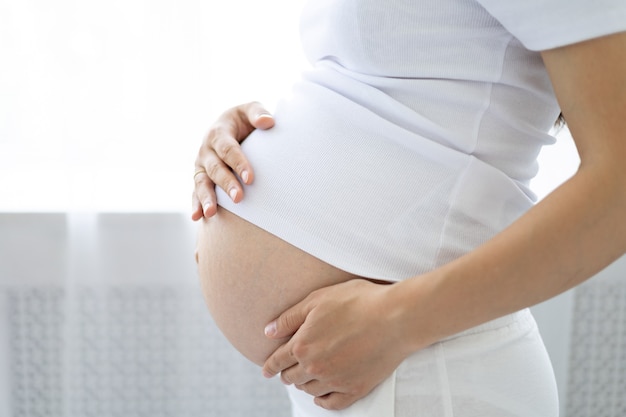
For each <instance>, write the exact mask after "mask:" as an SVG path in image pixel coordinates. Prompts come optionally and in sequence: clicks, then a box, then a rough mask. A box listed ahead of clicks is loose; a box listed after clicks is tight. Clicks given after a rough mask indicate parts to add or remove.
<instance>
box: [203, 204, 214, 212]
mask: <svg viewBox="0 0 626 417" xmlns="http://www.w3.org/2000/svg"><path fill="white" fill-rule="evenodd" d="M212 205H213V204H211V203H205V204H204V206H202V210H204V212H205V213H206V212H207V211H209V209H210V208H211V206H212Z"/></svg>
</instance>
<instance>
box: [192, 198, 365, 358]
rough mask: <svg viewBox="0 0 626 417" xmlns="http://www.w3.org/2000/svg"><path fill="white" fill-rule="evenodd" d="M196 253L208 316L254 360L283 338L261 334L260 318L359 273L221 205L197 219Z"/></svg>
mask: <svg viewBox="0 0 626 417" xmlns="http://www.w3.org/2000/svg"><path fill="white" fill-rule="evenodd" d="M197 259H198V271H199V275H200V281H201V284H202V291H203V294H204V298H205V300H206V303H207V306H208V308H209V311H210V313H211V315H212V316H213V319H214V320H215V322H216V324H217V325H218V327H219V328H220V330H221V331H222V333H224V335H225V336H226V337H227V338H228V340H229V341H230V342H231V343H232V345H233V346H234V347H235V348H237V350H239V351H240V352H241V353H242V354H243V355H244V356H246V357H247V358H248V359H250V360H251V361H253V362H254V363H256V364H259V365H261V364H263V362H264V361H265V359H266V358H267V357H268V356H269V354H271V353H272V352H273V351H274V350H275V349H276V348H277V347H278V346H280V345H281V344H282V343H284V342H285V340H282V341H281V340H279V341H273V340H270V339H268V338H266V337H265V334H264V332H263V331H264V328H265V325H266V324H268V323H269V322H270V321H272V320H273V319H275V318H276V317H277V316H278V315H280V313H282V312H283V311H285V310H286V309H287V308H289V307H291V306H293V305H294V304H296V303H297V302H299V301H300V300H302V299H303V298H305V297H306V296H307V295H308V294H310V293H311V292H313V291H314V290H316V289H319V288H322V287H326V286H329V285H333V284H337V283H340V282H344V281H348V280H350V279H355V278H359V277H357V276H354V275H351V274H349V273H347V272H344V271H341V270H339V269H337V268H335V267H333V266H331V265H328V264H326V263H324V262H322V261H321V260H319V259H317V258H314V257H312V256H311V255H309V254H307V253H305V252H303V251H301V250H300V249H297V248H296V247H294V246H292V245H290V244H288V243H286V242H285V241H283V240H281V239H279V238H277V237H276V236H274V235H272V234H270V233H268V232H266V231H264V230H263V229H260V228H258V227H256V226H254V225H253V224H251V223H248V222H247V221H245V220H243V219H241V218H239V217H237V216H235V215H234V214H232V213H230V212H228V211H226V210H224V209H222V208H219V209H218V212H217V214H216V215H215V216H214V217H212V218H210V219H205V220H203V221H202V224H201V226H200V231H199V235H198V246H197Z"/></svg>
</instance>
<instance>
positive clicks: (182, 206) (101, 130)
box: [0, 0, 304, 211]
mask: <svg viewBox="0 0 626 417" xmlns="http://www.w3.org/2000/svg"><path fill="white" fill-rule="evenodd" d="M301 5H302V1H301V0H289V1H287V0H278V1H273V2H271V3H270V4H269V5H268V4H266V3H264V2H257V1H250V0H229V1H228V2H215V1H198V0H182V1H173V0H157V1H152V0H151V1H148V0H131V1H125V0H124V1H122V0H113V1H107V2H97V1H74V0H59V1H54V2H49V1H44V0H0V62H2V64H1V65H0V211H67V210H71V211H73V210H80V211H82V210H88V211H90V210H96V211H188V210H189V207H190V195H191V194H190V193H191V189H192V174H193V171H194V169H193V162H194V158H195V154H196V150H197V148H198V147H199V145H200V141H201V139H202V136H203V135H204V133H205V132H206V130H207V128H208V127H209V126H210V124H211V123H212V121H213V120H214V119H215V118H216V117H217V116H218V115H219V114H220V113H221V112H222V111H223V110H225V109H226V108H227V107H230V106H232V105H235V104H238V103H241V102H245V101H249V100H259V101H263V102H264V103H266V104H267V105H268V106H270V107H272V106H273V103H274V102H275V101H276V100H277V98H278V97H280V96H281V95H283V94H284V92H285V91H288V88H289V85H290V84H291V82H292V80H294V79H296V78H297V76H298V73H299V72H300V68H301V67H302V63H303V62H304V60H303V58H302V57H301V55H300V52H299V44H298V42H299V39H298V28H297V24H298V14H299V10H300V8H301Z"/></svg>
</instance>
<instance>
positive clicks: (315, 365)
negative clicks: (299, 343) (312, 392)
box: [303, 362, 325, 377]
mask: <svg viewBox="0 0 626 417" xmlns="http://www.w3.org/2000/svg"><path fill="white" fill-rule="evenodd" d="M303 368H304V372H305V373H306V374H307V375H309V376H315V377H322V376H323V375H324V370H325V368H324V365H323V364H321V363H320V362H311V363H308V364H306V365H304V366H303Z"/></svg>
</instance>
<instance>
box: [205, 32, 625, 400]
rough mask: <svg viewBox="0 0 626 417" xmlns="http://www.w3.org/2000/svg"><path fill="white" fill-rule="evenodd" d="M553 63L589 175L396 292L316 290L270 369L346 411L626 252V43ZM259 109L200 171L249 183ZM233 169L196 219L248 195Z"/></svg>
mask: <svg viewBox="0 0 626 417" xmlns="http://www.w3.org/2000/svg"><path fill="white" fill-rule="evenodd" d="M542 57H543V60H544V62H545V65H546V68H547V70H548V72H549V74H550V76H551V79H552V83H553V86H554V90H555V92H556V95H557V98H558V100H559V103H560V105H561V109H562V111H563V114H564V116H565V119H566V120H567V123H568V126H569V129H570V131H571V133H572V136H573V138H574V140H575V143H576V146H577V148H578V151H579V155H580V159H581V165H580V167H579V169H578V171H577V173H576V174H575V175H574V176H573V177H572V178H571V179H570V180H568V181H567V182H565V183H564V184H562V185H561V186H560V187H558V188H557V189H556V190H555V191H553V192H552V193H551V194H550V195H549V196H548V197H546V198H545V199H543V200H542V201H541V202H540V203H538V204H537V205H536V206H535V207H533V208H532V209H531V210H529V211H528V212H527V213H526V214H525V215H523V216H522V217H520V218H519V219H518V220H517V221H516V222H515V223H513V224H512V225H511V226H510V227H508V228H506V229H505V230H503V231H502V232H501V233H500V234H498V235H497V236H496V237H494V238H493V239H492V240H490V241H489V242H487V243H486V244H484V245H483V246H481V247H479V248H478V249H476V250H474V251H472V252H471V253H468V254H466V255H465V256H462V257H460V258H459V259H457V260H455V261H453V262H451V263H449V264H447V265H445V266H443V267H441V268H439V269H437V270H434V271H431V272H429V273H427V274H424V275H420V276H416V277H413V278H411V279H408V280H406V281H402V282H400V283H397V284H395V285H389V286H383V285H375V284H373V283H370V282H367V281H363V280H348V281H345V282H342V283H339V284H336V285H332V286H329V287H325V288H321V289H318V290H316V291H313V292H312V293H311V294H309V295H307V296H306V297H305V298H304V299H303V300H302V301H300V302H298V303H296V304H295V305H293V306H292V307H290V308H288V309H287V310H285V311H284V312H282V313H281V314H278V315H277V318H276V319H275V320H274V321H272V322H270V324H269V325H268V326H267V329H266V337H267V338H268V339H273V340H281V341H284V340H286V342H285V343H283V344H280V343H279V345H280V346H279V347H278V348H277V349H276V350H275V351H274V353H273V354H271V355H270V356H269V358H268V359H267V360H266V361H265V363H264V366H263V372H264V374H265V375H266V376H268V377H271V376H274V375H277V374H278V373H281V372H282V373H281V378H282V380H283V382H285V383H293V384H296V386H297V387H298V388H300V389H303V390H304V391H305V392H307V393H309V394H311V395H313V396H315V397H316V398H315V402H316V403H317V404H318V405H320V406H321V407H324V408H327V409H343V408H345V407H347V406H349V405H351V404H352V403H354V401H356V400H358V399H359V398H362V397H363V396H365V395H367V393H369V392H370V391H371V389H373V387H375V386H376V385H377V384H378V383H379V382H380V381H382V380H383V379H384V378H386V377H387V376H388V375H390V374H391V373H392V372H393V370H394V369H395V368H396V367H397V365H398V364H399V363H400V362H401V361H402V360H404V359H405V358H406V357H407V356H408V355H410V354H411V353H413V352H415V351H417V350H419V349H422V348H423V347H425V346H428V345H430V344H432V343H433V342H435V341H437V340H440V339H441V338H444V337H447V336H450V335H452V334H455V333H457V332H459V331H462V330H465V329H467V328H470V327H473V326H475V325H478V324H480V323H484V322H486V321H489V320H492V319H495V318H497V317H500V316H502V315H505V314H508V313H512V312H515V311H517V310H520V309H522V308H525V307H529V306H532V305H534V304H537V303H539V302H542V301H545V300H547V299H549V298H551V297H554V296H556V295H558V294H560V293H562V292H564V291H566V290H568V289H571V288H573V287H575V286H577V285H579V284H580V283H582V282H584V281H585V280H587V279H589V278H590V277H592V276H593V275H595V274H596V273H597V272H599V271H600V270H602V269H603V268H604V267H606V266H607V265H609V264H610V263H611V262H613V261H614V260H616V259H617V258H619V257H620V256H622V255H623V254H624V253H625V252H626V221H624V213H626V180H625V179H626V163H624V161H626V117H624V112H625V111H626V33H621V34H616V35H611V36H606V37H602V38H598V39H594V40H590V41H586V42H582V43H578V44H574V45H570V46H566V47H563V48H558V49H554V50H550V51H544V52H542ZM247 106H248V107H245V106H244V107H242V108H241V109H240V111H241V112H242V113H239V116H240V117H241V119H240V120H239V121H237V122H235V121H234V120H235V119H236V117H237V116H235V117H234V119H229V118H232V117H233V113H231V114H230V115H227V116H225V117H226V119H228V120H231V122H230V129H231V130H228V129H226V130H221V134H219V135H217V134H216V135H214V136H211V135H209V140H207V141H206V142H205V145H204V146H203V148H202V149H201V152H200V156H199V159H198V161H197V163H196V166H197V167H198V168H207V171H208V172H209V169H210V168H211V167H212V164H214V163H215V162H214V160H215V158H218V159H221V160H222V161H224V162H225V164H226V165H225V166H228V167H232V168H233V169H234V171H235V172H236V173H238V174H239V175H241V173H242V171H243V170H248V171H249V172H251V171H250V170H251V167H250V166H249V163H248V162H247V160H246V159H245V156H244V155H243V154H242V153H241V151H240V150H239V149H238V146H237V144H238V143H239V141H240V140H243V138H244V137H245V136H242V133H243V132H245V131H246V129H243V127H246V128H247V129H249V128H250V126H255V123H256V124H259V118H257V115H258V114H259V113H258V112H259V105H258V104H250V105H247ZM246 118H247V120H251V122H249V123H248V124H249V126H246V122H245V121H244V120H245V119H246ZM233 127H235V129H233ZM257 127H261V126H257ZM227 130H228V133H225V132H227ZM226 150H227V151H226ZM211 153H212V154H211ZM222 171H223V172H222ZM227 171H228V170H216V169H213V170H212V171H210V172H211V176H210V178H209V177H208V176H206V178H203V177H204V176H203V175H199V176H198V177H201V178H197V181H196V191H195V194H194V209H193V213H194V214H193V217H194V218H199V217H202V214H204V216H207V217H210V216H211V215H212V214H211V213H212V210H211V207H212V205H214V204H215V203H214V201H215V200H214V196H213V197H212V196H211V192H212V190H211V187H214V186H215V185H217V186H220V187H222V188H225V189H229V187H235V189H237V194H235V197H236V198H242V197H243V195H242V190H241V189H240V188H237V184H235V183H234V181H236V180H237V179H236V178H235V177H234V175H233V174H232V173H230V172H227ZM248 178H249V177H248ZM211 198H213V200H211ZM236 201H237V200H236ZM200 202H203V203H208V205H207V206H205V207H208V208H209V209H208V210H206V209H205V210H204V212H203V210H202V204H201V203H200ZM211 204H212V205H211ZM444 313H445V314H444ZM431 317H439V318H440V319H438V320H436V321H433V320H430V318H431ZM372 334H375V335H377V337H372Z"/></svg>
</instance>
